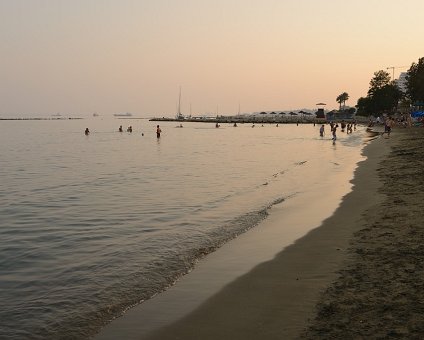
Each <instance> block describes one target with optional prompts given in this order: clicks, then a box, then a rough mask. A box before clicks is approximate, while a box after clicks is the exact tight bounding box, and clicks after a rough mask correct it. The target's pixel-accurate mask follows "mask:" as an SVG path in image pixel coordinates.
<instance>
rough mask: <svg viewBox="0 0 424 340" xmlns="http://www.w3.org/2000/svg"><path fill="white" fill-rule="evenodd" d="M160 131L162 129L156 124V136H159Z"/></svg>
mask: <svg viewBox="0 0 424 340" xmlns="http://www.w3.org/2000/svg"><path fill="white" fill-rule="evenodd" d="M161 132H162V130H161V129H160V127H159V125H157V126H156V137H157V138H160V133H161Z"/></svg>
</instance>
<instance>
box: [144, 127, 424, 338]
mask: <svg viewBox="0 0 424 340" xmlns="http://www.w3.org/2000/svg"><path fill="white" fill-rule="evenodd" d="M423 139H424V131H423V130H420V129H409V130H401V129H396V130H395V131H394V133H393V134H392V136H391V137H390V138H384V137H379V138H377V139H376V140H374V141H373V142H372V143H371V144H370V145H369V146H368V147H367V148H366V150H365V153H366V155H367V156H368V159H367V161H365V162H363V163H361V165H360V166H359V167H358V169H357V171H356V173H355V179H354V180H353V184H354V189H353V191H352V192H351V193H350V194H348V195H347V196H346V197H345V198H344V200H343V202H342V204H341V206H340V207H339V209H338V210H337V211H336V213H335V214H334V215H333V216H331V217H330V218H328V219H327V220H326V221H324V223H323V224H322V226H320V227H319V228H317V229H315V230H313V231H312V232H310V233H309V234H308V235H306V236H305V237H303V238H301V239H300V240H298V241H297V242H296V243H295V244H293V245H292V246H290V247H288V248H286V249H285V250H284V251H282V252H281V253H280V254H278V256H277V257H276V258H275V259H273V260H272V261H268V262H265V263H263V264H261V265H259V266H257V267H256V268H254V269H253V270H252V271H250V272H249V273H247V274H246V275H243V276H241V277H240V278H238V279H237V280H236V281H234V282H232V283H231V284H230V285H228V286H226V287H225V288H224V289H222V290H221V291H220V292H219V293H218V294H216V295H215V296H213V297H212V298H211V299H209V300H208V301H207V302H206V303H204V304H203V305H201V306H200V307H199V308H198V309H197V310H195V311H194V312H193V313H191V314H189V315H188V316H186V317H184V318H183V319H182V320H180V321H178V322H176V323H174V324H172V325H170V326H168V327H166V328H162V329H160V330H158V331H157V332H155V333H154V334H152V335H151V336H150V337H149V339H296V338H307V339H317V338H321V339H330V338H332V339H341V338H343V339H345V338H386V337H404V338H418V337H419V336H420V335H422V331H423V330H424V328H423V326H424V325H423V324H422V317H421V315H422V312H423V306H422V304H421V303H420V301H421V295H422V294H423V293H422V289H421V288H422V285H423V283H422V280H421V274H422V270H423V260H422V257H420V254H422V252H423V251H424V246H423V245H422V239H424V233H423V232H422V231H421V230H422V228H420V222H421V221H420V219H421V216H422V214H421V207H420V203H421V202H422V200H421V199H420V198H421V197H422V196H423V195H424V194H423V192H422V190H421V186H422V184H421V183H422V179H420V178H419V175H421V174H422V161H419V159H420V157H421V156H420V153H421V152H422V151H421V150H422V147H421V145H420V143H422V140H423ZM420 185H421V186H420Z"/></svg>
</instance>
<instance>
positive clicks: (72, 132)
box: [0, 117, 364, 339]
mask: <svg viewBox="0 0 424 340" xmlns="http://www.w3.org/2000/svg"><path fill="white" fill-rule="evenodd" d="M155 124H156V123H153V122H148V121H147V120H118V119H113V118H110V119H106V118H105V119H102V118H101V117H98V118H90V119H84V120H57V121H0V141H1V143H0V154H1V159H0V162H1V166H0V219H1V223H0V254H1V256H0V277H1V286H0V301H1V304H2V306H1V308H0V320H1V323H0V338H2V339H6V338H7V339H47V338H49V339H55V338H72V339H84V338H88V337H90V336H92V335H93V334H95V333H96V332H97V331H98V330H99V329H100V328H101V326H102V325H104V324H105V323H106V322H108V321H109V320H111V319H112V318H114V317H116V316H118V315H120V314H121V313H122V312H123V311H124V310H126V309H127V308H129V307H130V306H133V305H135V304H137V303H139V302H140V301H143V300H145V299H148V298H149V297H151V296H153V295H154V294H157V293H158V292H161V291H162V290H164V289H166V287H168V286H170V285H172V284H173V283H174V282H175V280H176V279H177V278H178V277H180V276H181V275H183V274H185V273H187V272H188V271H189V270H190V269H191V268H192V267H193V265H194V264H195V262H196V260H197V259H198V258H199V257H202V256H204V255H205V254H207V253H209V252H211V251H213V250H214V249H216V248H217V247H219V246H220V245H222V244H223V243H224V242H226V241H228V240H229V239H231V238H233V237H235V236H236V235H238V234H240V233H242V232H244V231H246V230H248V229H249V228H251V227H254V226H256V225H257V224H258V223H259V222H260V221H261V220H262V219H264V218H266V215H267V209H268V208H269V207H270V206H272V205H273V204H275V203H276V202H281V201H282V200H288V199H290V198H291V197H293V196H295V195H302V193H304V192H307V191H308V190H314V188H315V186H316V184H317V183H320V182H322V181H328V183H329V185H337V183H332V182H331V176H332V174H334V173H336V172H343V171H346V169H347V168H349V167H351V166H352V164H354V163H356V162H357V161H358V160H360V159H361V156H360V153H361V149H362V147H363V137H364V131H363V130H362V129H361V128H358V130H357V131H355V132H354V133H353V134H351V135H346V134H343V133H339V140H338V141H337V143H336V145H332V143H331V140H330V137H329V136H330V133H329V131H328V130H329V128H328V127H327V137H326V138H324V139H321V138H319V137H318V135H319V133H318V129H319V126H318V125H317V126H315V127H314V126H313V125H299V126H296V125H280V126H279V127H276V126H275V125H265V126H264V127H261V126H258V125H257V126H256V127H255V128H252V127H251V125H247V124H246V125H239V127H237V128H234V127H232V126H230V125H226V124H223V125H222V126H221V127H220V128H219V129H216V128H215V127H214V125H212V124H210V125H209V124H204V123H185V124H184V127H183V128H176V123H161V127H162V131H163V134H162V137H161V138H160V139H159V140H158V139H157V138H156V134H155ZM119 125H123V126H124V129H126V127H127V126H128V125H132V126H133V133H127V132H124V133H119V132H117V129H118V126H119ZM86 127H88V128H89V129H90V130H91V134H90V135H89V136H85V135H84V133H83V132H84V129H85V128H86ZM142 132H143V133H144V136H143V135H142ZM307 203H308V202H305V204H307Z"/></svg>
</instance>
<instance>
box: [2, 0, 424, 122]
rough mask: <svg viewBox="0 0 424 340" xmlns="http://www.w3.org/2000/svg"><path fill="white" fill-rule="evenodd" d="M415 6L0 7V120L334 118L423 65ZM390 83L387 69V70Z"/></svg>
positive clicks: (89, 3) (119, 0) (26, 2)
mask: <svg viewBox="0 0 424 340" xmlns="http://www.w3.org/2000/svg"><path fill="white" fill-rule="evenodd" d="M422 13H424V1H422V0H404V1H399V0H355V1H340V0H150V1H147V0H138V1H136V0H0V117H1V116H2V115H14V116H18V117H19V116H31V115H45V114H47V115H51V114H57V113H60V114H62V115H84V114H90V115H91V114H92V113H94V112H97V113H98V114H100V115H102V114H104V115H111V114H113V113H123V112H131V113H133V114H135V115H137V116H143V117H144V116H145V117H153V116H160V117H162V116H167V117H172V116H174V115H175V114H176V112H177V108H178V100H179V91H180V88H181V111H182V113H183V114H190V113H191V114H192V115H204V114H208V113H213V114H216V113H218V114H222V115H232V114H237V113H238V111H239V109H240V111H241V112H242V113H244V112H257V111H272V110H295V109H303V108H307V109H314V108H316V104H317V103H319V102H323V103H326V104H327V105H326V108H327V109H333V108H337V107H338V103H337V102H336V97H337V96H338V95H339V94H341V93H343V92H347V93H348V94H349V97H350V98H349V100H348V101H347V103H346V104H347V105H350V106H354V105H356V103H357V99H358V98H359V97H361V96H366V93H367V91H368V88H369V81H370V80H371V78H372V76H373V73H374V72H376V71H378V70H387V67H392V66H396V67H397V68H396V69H395V70H394V71H395V78H397V77H398V76H399V73H400V72H405V71H407V69H408V68H409V67H410V65H411V64H412V63H413V62H417V61H418V59H419V58H421V57H424V44H422V36H423V33H424V28H423V26H422V25H423V24H422ZM387 71H388V72H390V74H392V69H388V70H387Z"/></svg>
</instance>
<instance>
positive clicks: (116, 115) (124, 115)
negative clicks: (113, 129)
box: [114, 112, 132, 117]
mask: <svg viewBox="0 0 424 340" xmlns="http://www.w3.org/2000/svg"><path fill="white" fill-rule="evenodd" d="M114 116H115V117H131V116H132V113H129V112H126V113H115V114H114Z"/></svg>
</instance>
